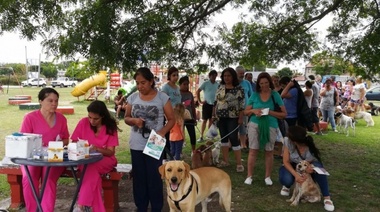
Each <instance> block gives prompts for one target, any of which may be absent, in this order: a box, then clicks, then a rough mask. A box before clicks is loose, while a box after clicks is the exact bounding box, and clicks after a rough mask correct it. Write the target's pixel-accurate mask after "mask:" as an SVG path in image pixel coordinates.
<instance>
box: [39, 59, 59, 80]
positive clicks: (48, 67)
mask: <svg viewBox="0 0 380 212" xmlns="http://www.w3.org/2000/svg"><path fill="white" fill-rule="evenodd" d="M57 72H58V70H57V66H56V65H54V64H53V63H52V62H41V74H43V75H44V76H45V77H46V78H55V77H56V76H57Z"/></svg>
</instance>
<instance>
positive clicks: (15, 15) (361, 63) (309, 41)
mask: <svg viewBox="0 0 380 212" xmlns="http://www.w3.org/2000/svg"><path fill="white" fill-rule="evenodd" d="M227 6H228V8H232V10H231V11H228V13H227V11H225V9H226V8H227ZM236 8H240V9H242V10H243V11H245V12H242V14H241V16H242V17H246V18H242V20H241V21H240V22H238V23H236V24H235V25H234V26H233V27H232V29H229V28H227V27H226V26H225V25H221V26H212V25H211V24H212V19H213V18H214V17H215V15H216V14H218V13H221V12H225V13H223V14H226V15H228V14H229V13H233V12H236ZM328 14H331V15H333V17H334V19H333V24H332V26H331V27H330V28H329V32H328V35H327V39H328V41H330V42H331V43H332V46H330V49H329V51H332V52H334V53H335V54H336V55H338V56H339V57H341V58H342V59H344V60H346V61H349V62H350V63H351V64H352V65H353V66H355V67H357V68H358V70H359V69H360V70H361V71H362V72H364V73H365V74H366V75H367V76H373V75H374V74H375V73H379V72H380V67H379V66H380V65H379V64H380V52H379V51H380V49H379V47H380V39H379V38H378V35H379V34H380V27H379V24H380V9H379V2H378V1H377V0H362V1H357V0H333V1H331V0H320V1H315V0H288V1H276V0H260V1H258V0H208V1H207V0H192V1H188V0H169V1H165V0H155V1H136V0H129V1H126V0H40V1H29V0H3V1H1V3H0V33H1V32H4V31H15V30H17V31H19V32H20V33H21V35H22V36H24V37H26V38H28V39H34V38H35V37H36V35H42V36H43V38H44V42H43V44H44V45H45V49H47V50H48V51H49V53H51V54H52V55H54V56H57V57H64V58H70V57H73V58H76V57H77V56H78V55H82V56H83V57H85V58H87V59H90V58H91V60H92V61H95V63H96V64H97V66H98V67H99V68H100V67H103V66H107V67H110V68H121V69H122V70H123V71H131V70H134V69H135V67H136V66H138V65H143V64H148V63H150V62H152V61H155V62H158V63H160V64H162V65H165V66H169V65H176V66H178V67H180V68H183V69H185V70H188V71H204V70H205V69H207V68H208V67H210V66H216V65H219V66H221V67H225V66H228V65H231V64H236V63H239V64H243V65H246V66H247V67H248V66H249V67H253V66H262V65H265V64H276V63H278V62H280V61H288V62H290V61H292V60H295V59H300V58H306V59H310V58H311V55H312V54H313V53H315V52H316V51H318V50H320V49H326V48H327V47H326V46H323V43H321V42H320V41H318V39H317V32H315V31H314V30H313V26H314V25H315V24H316V23H317V22H319V21H320V20H321V19H322V18H324V17H325V16H327V15H328ZM210 26H211V27H214V29H215V31H216V34H215V35H214V34H211V33H210V32H209V31H207V30H205V28H206V27H210ZM205 56H207V60H206V61H203V60H202V58H204V57H205Z"/></svg>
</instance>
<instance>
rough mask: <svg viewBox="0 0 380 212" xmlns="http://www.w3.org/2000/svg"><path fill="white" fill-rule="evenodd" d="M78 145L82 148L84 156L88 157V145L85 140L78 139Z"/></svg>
mask: <svg viewBox="0 0 380 212" xmlns="http://www.w3.org/2000/svg"><path fill="white" fill-rule="evenodd" d="M77 143H78V145H79V147H81V148H83V152H84V157H85V158H89V157H90V145H89V144H88V141H87V140H79V141H78V142H77Z"/></svg>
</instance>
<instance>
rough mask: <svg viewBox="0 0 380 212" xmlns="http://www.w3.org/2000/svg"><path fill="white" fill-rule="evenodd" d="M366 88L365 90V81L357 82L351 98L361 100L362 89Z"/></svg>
mask: <svg viewBox="0 0 380 212" xmlns="http://www.w3.org/2000/svg"><path fill="white" fill-rule="evenodd" d="M361 89H364V92H365V90H366V89H365V85H364V83H360V84H356V85H355V86H354V88H353V89H352V94H351V99H352V100H359V99H360V90H361Z"/></svg>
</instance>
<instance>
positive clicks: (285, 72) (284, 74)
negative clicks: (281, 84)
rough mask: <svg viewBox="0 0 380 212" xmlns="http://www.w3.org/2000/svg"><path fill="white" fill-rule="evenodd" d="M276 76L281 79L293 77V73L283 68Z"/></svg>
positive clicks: (287, 68)
mask: <svg viewBox="0 0 380 212" xmlns="http://www.w3.org/2000/svg"><path fill="white" fill-rule="evenodd" d="M277 75H278V76H279V77H280V78H281V77H290V78H292V77H293V71H292V70H290V68H289V67H285V68H283V69H281V70H279V71H278V72H277Z"/></svg>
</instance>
